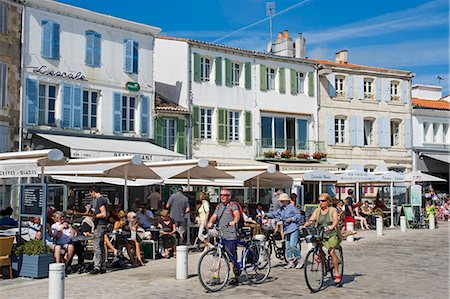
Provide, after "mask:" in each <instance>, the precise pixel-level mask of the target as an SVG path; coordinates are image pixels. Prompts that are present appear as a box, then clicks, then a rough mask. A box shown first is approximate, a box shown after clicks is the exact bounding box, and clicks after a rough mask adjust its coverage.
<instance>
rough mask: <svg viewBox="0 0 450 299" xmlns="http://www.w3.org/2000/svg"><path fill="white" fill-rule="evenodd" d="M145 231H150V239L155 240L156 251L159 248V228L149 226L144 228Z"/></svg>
mask: <svg viewBox="0 0 450 299" xmlns="http://www.w3.org/2000/svg"><path fill="white" fill-rule="evenodd" d="M145 231H146V232H151V233H152V240H153V241H155V243H156V245H155V246H156V248H157V250H156V251H157V252H158V250H159V233H160V231H161V230H160V229H159V228H157V227H150V228H146V229H145Z"/></svg>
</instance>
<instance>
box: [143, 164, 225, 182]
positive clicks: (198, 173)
mask: <svg viewBox="0 0 450 299" xmlns="http://www.w3.org/2000/svg"><path fill="white" fill-rule="evenodd" d="M144 164H145V165H146V166H148V167H149V168H150V169H152V170H153V171H154V172H155V173H157V174H158V175H159V176H160V177H161V178H163V179H188V180H190V179H217V178H233V177H232V176H231V175H229V174H228V173H226V172H224V171H222V170H219V169H218V168H216V167H215V165H216V163H215V161H208V160H204V159H199V160H179V161H166V162H145V163H144Z"/></svg>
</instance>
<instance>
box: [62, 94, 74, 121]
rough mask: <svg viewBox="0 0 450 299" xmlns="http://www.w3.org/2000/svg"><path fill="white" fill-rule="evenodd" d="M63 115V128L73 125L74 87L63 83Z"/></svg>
mask: <svg viewBox="0 0 450 299" xmlns="http://www.w3.org/2000/svg"><path fill="white" fill-rule="evenodd" d="M62 93H63V94H62V117H61V128H70V127H72V124H71V118H72V98H73V87H72V86H71V85H63V91H62Z"/></svg>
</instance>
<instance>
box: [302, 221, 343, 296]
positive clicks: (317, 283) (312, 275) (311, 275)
mask: <svg viewBox="0 0 450 299" xmlns="http://www.w3.org/2000/svg"><path fill="white" fill-rule="evenodd" d="M324 231H325V229H324V228H323V227H315V228H310V229H309V230H308V236H307V237H306V242H307V243H315V245H314V247H313V248H312V249H311V250H310V251H309V252H308V253H307V254H306V258H305V265H304V273H305V281H306V285H307V286H308V288H309V290H310V291H311V292H312V293H316V292H318V291H319V290H320V289H321V288H322V286H323V281H324V278H325V276H327V274H328V272H329V273H330V275H331V278H332V280H333V281H334V279H335V275H334V268H333V263H332V262H331V256H330V255H329V253H325V252H324V251H323V249H322V240H323V233H324ZM335 252H336V256H337V257H338V264H339V265H338V268H339V269H338V270H339V275H340V277H341V281H340V282H339V283H338V284H337V286H341V285H342V277H343V274H344V255H343V252H342V247H340V248H335Z"/></svg>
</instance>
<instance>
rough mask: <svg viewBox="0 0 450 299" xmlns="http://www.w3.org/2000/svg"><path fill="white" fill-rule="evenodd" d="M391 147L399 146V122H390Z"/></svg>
mask: <svg viewBox="0 0 450 299" xmlns="http://www.w3.org/2000/svg"><path fill="white" fill-rule="evenodd" d="M391 146H400V122H399V121H391Z"/></svg>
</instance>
